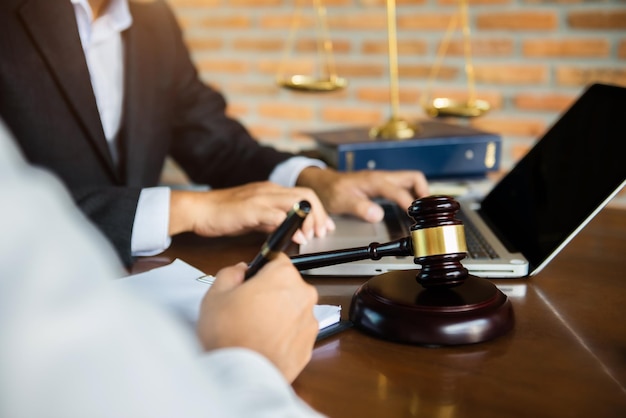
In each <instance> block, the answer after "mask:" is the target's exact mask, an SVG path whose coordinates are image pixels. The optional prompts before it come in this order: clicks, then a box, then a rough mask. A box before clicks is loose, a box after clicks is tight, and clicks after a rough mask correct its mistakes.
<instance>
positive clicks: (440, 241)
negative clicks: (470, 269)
mask: <svg viewBox="0 0 626 418" xmlns="http://www.w3.org/2000/svg"><path fill="white" fill-rule="evenodd" d="M411 238H412V240H413V252H414V257H415V258H420V257H428V256H432V255H440V254H450V253H465V252H467V245H466V243H465V229H464V228H463V225H443V226H436V227H432V228H422V229H416V230H412V231H411Z"/></svg>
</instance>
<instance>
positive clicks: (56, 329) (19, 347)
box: [0, 126, 319, 418]
mask: <svg viewBox="0 0 626 418" xmlns="http://www.w3.org/2000/svg"><path fill="white" fill-rule="evenodd" d="M4 140H5V138H3V137H2V132H1V126H0V190H2V193H3V202H4V203H5V204H3V205H2V206H0V230H1V231H2V234H0V330H2V331H1V332H0V416H2V417H12V418H21V417H40V416H46V417H63V418H73V417H76V418H79V417H80V418H84V417H90V418H100V417H102V418H105V417H107V418H109V417H151V418H159V417H170V418H171V417H186V418H193V417H208V416H215V417H246V418H248V417H257V416H258V417H282V416H285V417H286V416H289V417H313V416H319V415H318V414H317V413H316V412H315V411H313V410H312V409H311V408H310V407H308V406H307V405H306V404H305V403H304V402H303V401H302V400H300V399H299V398H298V397H297V396H296V394H295V393H294V392H293V390H292V388H291V386H290V385H289V384H288V383H287V382H286V381H285V380H284V379H282V377H281V375H280V374H279V372H278V371H277V370H276V369H275V368H274V366H273V365H272V364H270V363H269V362H268V361H267V360H265V359H264V358H263V357H261V356H260V355H258V354H256V353H253V352H250V351H247V350H243V349H224V350H219V351H215V352H212V353H209V354H202V353H201V351H200V349H199V347H198V344H197V340H196V338H195V336H194V335H193V334H192V333H190V332H188V331H187V329H186V328H185V327H184V326H182V325H181V324H180V323H179V322H177V321H175V320H174V319H173V317H171V316H169V315H168V314H167V313H166V312H165V311H163V310H162V309H159V307H157V306H156V305H152V304H150V303H148V302H147V301H146V300H144V299H141V298H138V297H136V296H135V295H134V294H131V293H128V292H125V291H124V289H123V288H121V287H119V286H115V285H114V283H112V282H111V281H110V280H111V278H112V277H120V276H121V275H122V269H121V267H120V266H119V265H118V262H117V259H116V256H115V253H114V251H113V249H112V248H111V247H110V245H109V244H108V242H107V241H106V240H105V239H104V238H103V237H102V236H101V235H100V234H98V233H97V231H96V230H95V228H93V227H92V226H91V225H90V224H89V223H88V222H87V221H86V220H85V219H84V217H83V215H82V214H81V213H80V212H79V211H78V210H77V209H76V208H75V206H74V204H73V202H72V201H71V199H70V197H69V195H68V194H67V193H66V192H65V190H63V188H62V187H61V185H60V183H59V182H58V181H56V180H55V179H53V178H52V177H51V176H50V175H49V174H47V173H44V172H42V171H39V170H35V169H31V168H28V167H26V166H25V164H23V163H22V162H20V161H17V162H16V161H15V158H14V157H17V156H18V155H17V153H15V152H14V151H15V148H13V147H11V146H10V145H11V144H9V143H8V142H6V141H4ZM12 157H13V158H12Z"/></svg>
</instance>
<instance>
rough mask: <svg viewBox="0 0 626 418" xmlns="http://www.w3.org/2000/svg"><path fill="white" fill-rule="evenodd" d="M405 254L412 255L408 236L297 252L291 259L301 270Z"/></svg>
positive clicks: (411, 246)
mask: <svg viewBox="0 0 626 418" xmlns="http://www.w3.org/2000/svg"><path fill="white" fill-rule="evenodd" d="M407 255H413V243H412V241H411V238H410V237H404V238H400V239H398V240H395V241H391V242H387V243H384V244H379V243H378V242H372V243H371V244H370V245H368V246H366V247H355V248H346V249H343V250H334V251H324V252H319V253H310V254H299V255H295V256H292V257H291V261H292V262H293V265H294V266H296V268H297V269H298V270H300V271H302V270H309V269H314V268H318V267H325V266H332V265H335V264H342V263H349V262H351V261H357V260H367V259H370V260H380V259H381V258H382V257H388V256H407Z"/></svg>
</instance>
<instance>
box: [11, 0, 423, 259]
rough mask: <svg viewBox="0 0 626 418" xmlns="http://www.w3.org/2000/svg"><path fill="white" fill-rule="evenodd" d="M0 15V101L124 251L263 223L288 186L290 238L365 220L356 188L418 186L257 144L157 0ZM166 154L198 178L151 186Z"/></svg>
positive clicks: (367, 209) (362, 196)
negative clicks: (296, 225) (296, 213)
mask: <svg viewBox="0 0 626 418" xmlns="http://www.w3.org/2000/svg"><path fill="white" fill-rule="evenodd" d="M0 28H1V29H0V115H2V117H3V118H4V119H5V121H6V123H7V125H8V126H9V127H10V128H11V130H12V131H13V132H14V133H15V136H16V137H17V138H18V142H19V146H20V147H21V149H22V151H23V152H24V154H25V156H26V158H27V159H28V160H29V162H31V163H33V164H35V165H38V166H42V167H46V168H48V169H50V170H52V171H53V172H55V173H56V174H57V175H58V176H59V177H60V178H61V179H62V181H63V182H64V183H65V185H66V186H67V187H68V188H69V190H70V191H71V193H72V196H73V198H74V199H75V201H76V203H77V204H78V205H79V207H80V208H81V209H82V211H83V212H84V213H85V214H86V215H87V216H88V217H89V218H90V219H91V220H92V221H94V223H95V224H96V225H97V226H98V227H99V228H100V229H101V230H102V232H103V233H104V234H105V235H106V236H107V237H108V238H109V240H110V241H111V242H112V243H113V244H114V246H115V248H116V249H117V251H118V253H119V255H120V257H121V258H122V260H123V261H124V262H125V263H126V264H127V265H129V264H131V263H132V261H133V256H137V255H149V254H155V253H158V252H160V251H163V250H164V249H165V248H167V246H168V245H169V240H170V237H171V236H173V235H175V234H178V233H181V232H185V231H193V232H195V233H197V234H200V235H204V236H220V235H235V234H241V233H245V232H248V231H253V230H257V231H264V232H269V231H271V230H273V229H274V228H275V227H276V226H277V225H278V224H279V223H280V222H281V221H282V220H283V219H284V217H285V213H286V212H287V211H288V209H289V208H290V207H291V206H292V205H293V203H294V202H297V201H299V200H301V199H307V200H309V201H310V202H311V203H312V207H313V210H312V212H311V215H310V216H309V217H308V218H307V220H306V222H305V223H304V225H303V227H302V230H301V231H299V232H298V233H297V234H296V235H295V236H294V240H296V241H297V242H303V241H305V240H306V239H307V238H309V237H312V236H313V235H317V236H323V235H324V234H325V233H326V232H327V230H328V229H332V228H333V227H334V225H333V223H332V220H331V219H330V218H329V217H328V213H337V214H353V215H356V216H359V217H361V218H363V219H365V220H368V221H379V220H380V219H382V216H383V212H382V209H381V208H380V207H379V206H378V205H377V204H375V203H374V202H372V201H371V200H370V198H372V197H384V198H388V199H392V200H395V201H396V202H398V203H399V204H400V205H402V206H403V207H408V206H409V205H410V203H411V202H412V200H413V199H414V198H416V197H420V196H423V195H425V194H427V193H428V190H427V189H428V185H427V183H426V180H425V178H424V176H423V175H422V173H421V172H418V171H399V172H383V171H375V172H373V171H363V172H356V173H338V172H336V171H334V170H332V169H330V168H327V167H326V166H325V165H324V164H323V163H321V162H320V161H316V160H311V159H306V158H304V157H297V156H294V155H292V154H288V153H284V152H280V151H277V150H275V149H273V148H270V147H266V146H262V145H261V144H259V143H258V142H257V141H256V140H255V139H254V138H253V137H252V136H251V135H250V133H249V132H248V131H247V130H246V129H245V127H244V126H242V124H240V123H239V122H238V121H236V120H234V119H232V118H229V117H228V116H226V114H225V107H226V102H225V100H224V97H223V96H222V95H221V94H220V93H219V92H218V91H216V90H214V89H212V88H210V87H208V86H207V85H205V84H204V83H202V82H201V81H200V79H199V77H198V74H197V70H196V68H195V67H194V65H193V63H192V61H191V59H190V56H189V51H188V50H187V48H186V46H185V44H184V42H183V38H182V34H181V30H180V28H179V26H178V24H177V22H176V19H175V16H174V14H173V13H172V11H171V9H170V8H169V7H168V6H167V4H166V3H165V2H164V1H160V0H155V1H147V0H142V1H133V0H4V1H3V2H2V4H1V5H0ZM168 155H169V156H171V157H172V158H173V159H174V160H175V161H176V162H177V163H178V164H179V165H180V166H181V168H182V169H183V170H184V171H185V173H186V174H187V175H188V177H189V178H190V179H191V180H192V181H193V182H195V183H198V184H206V185H209V186H210V187H211V190H209V191H203V192H198V191H181V190H170V189H169V188H164V187H157V186H158V183H159V179H160V175H161V172H162V168H163V165H164V161H165V159H166V157H167V156H168Z"/></svg>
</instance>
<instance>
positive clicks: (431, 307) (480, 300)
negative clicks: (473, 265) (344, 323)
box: [350, 270, 514, 346]
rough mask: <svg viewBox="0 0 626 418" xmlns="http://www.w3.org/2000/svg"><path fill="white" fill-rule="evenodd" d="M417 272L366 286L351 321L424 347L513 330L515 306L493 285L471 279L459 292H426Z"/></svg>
mask: <svg viewBox="0 0 626 418" xmlns="http://www.w3.org/2000/svg"><path fill="white" fill-rule="evenodd" d="M416 273H417V272H416V271H411V270H406V271H394V272H389V273H384V274H381V275H379V276H376V277H374V278H372V279H370V280H369V281H367V282H366V283H364V284H363V285H362V286H361V287H360V288H359V289H357V291H356V292H355V294H354V296H353V297H352V304H351V306H350V320H351V321H352V322H353V323H354V325H355V326H356V327H357V328H359V329H361V330H363V331H365V332H366V333H369V334H371V335H374V336H376V337H379V338H381V339H385V340H390V341H396V342H402V343H409V344H418V345H429V346H430V345H435V346H438V345H459V344H473V343H478V342H482V341H487V340H490V339H493V338H496V337H498V336H500V335H503V334H505V333H506V332H507V331H509V330H510V329H511V328H512V327H513V322H514V316H513V309H512V306H511V303H510V302H509V300H508V298H507V297H506V295H504V294H503V293H502V292H501V291H500V290H499V289H498V288H497V287H496V286H495V285H494V284H493V283H491V282H490V281H488V280H486V279H481V278H478V277H475V276H471V275H468V277H467V279H466V280H465V281H464V282H463V283H462V284H461V285H459V286H455V287H446V286H442V287H435V288H428V289H426V288H424V287H423V286H421V285H420V284H419V283H417V281H416V280H415V276H416Z"/></svg>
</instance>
